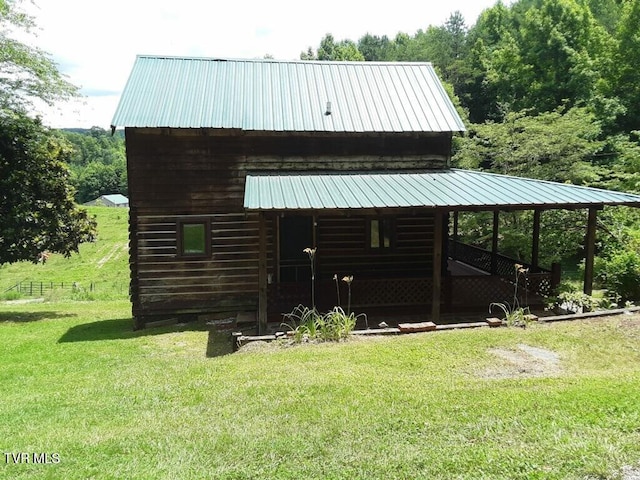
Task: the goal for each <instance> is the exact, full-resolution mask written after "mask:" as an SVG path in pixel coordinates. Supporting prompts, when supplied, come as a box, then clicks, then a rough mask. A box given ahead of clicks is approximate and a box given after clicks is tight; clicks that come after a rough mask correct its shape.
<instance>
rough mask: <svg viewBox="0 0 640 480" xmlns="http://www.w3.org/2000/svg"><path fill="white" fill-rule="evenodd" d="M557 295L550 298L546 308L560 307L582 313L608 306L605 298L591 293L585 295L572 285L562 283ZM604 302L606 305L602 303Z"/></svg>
mask: <svg viewBox="0 0 640 480" xmlns="http://www.w3.org/2000/svg"><path fill="white" fill-rule="evenodd" d="M558 290H559V293H558V295H557V296H556V297H555V298H553V299H551V301H550V302H549V303H548V305H547V308H549V309H552V310H553V309H556V308H561V309H563V310H566V311H568V312H573V313H582V312H592V311H594V310H596V309H597V308H599V307H605V308H606V307H608V306H609V304H608V302H607V301H606V299H602V298H596V297H593V296H591V295H587V294H586V293H583V292H581V291H579V290H578V289H577V288H575V287H574V286H573V285H570V284H568V283H563V284H561V285H560V286H559V288H558ZM605 302H606V305H605V304H604V303H605Z"/></svg>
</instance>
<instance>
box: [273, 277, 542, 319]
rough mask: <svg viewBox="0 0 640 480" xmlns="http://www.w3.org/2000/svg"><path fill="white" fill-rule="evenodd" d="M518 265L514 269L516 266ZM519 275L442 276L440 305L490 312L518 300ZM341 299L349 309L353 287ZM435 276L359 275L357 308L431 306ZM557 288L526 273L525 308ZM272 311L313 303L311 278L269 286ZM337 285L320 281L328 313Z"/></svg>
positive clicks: (522, 286)
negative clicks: (491, 306) (492, 306)
mask: <svg viewBox="0 0 640 480" xmlns="http://www.w3.org/2000/svg"><path fill="white" fill-rule="evenodd" d="M512 269H513V267H512ZM514 281H515V276H514V275H513V273H510V274H509V275H500V276H494V275H461V276H458V275H456V276H446V277H443V279H442V296H441V299H440V303H441V305H442V307H443V311H456V310H483V311H484V310H486V309H488V307H489V304H490V303H492V302H502V303H509V304H511V303H513V296H514V290H515V283H514ZM340 283H341V284H340V303H341V305H342V307H343V308H345V309H346V307H347V302H348V290H347V288H346V285H345V284H343V283H342V282H340ZM432 285H433V283H432V279H431V278H385V279H364V278H360V279H355V280H354V282H353V284H352V291H351V308H352V310H353V311H356V312H358V311H370V312H371V311H375V309H376V308H378V307H400V306H402V307H415V308H420V309H425V311H426V312H427V313H428V308H429V306H430V304H431V302H432ZM552 288H553V283H552V274H551V273H550V272H541V273H529V274H528V275H526V276H521V277H520V279H519V283H518V290H517V293H518V296H517V300H518V302H519V304H520V305H521V306H539V305H543V304H544V302H545V297H547V296H548V295H550V294H551V292H552ZM267 299H268V310H269V313H270V314H272V315H276V314H283V313H288V312H290V311H291V310H292V309H293V308H294V307H295V306H296V305H299V304H303V305H306V306H309V307H311V286H310V283H309V282H302V283H300V282H296V283H293V282H292V283H277V284H271V285H269V286H268V290H267ZM337 303H338V301H337V293H336V285H335V283H334V282H333V281H331V280H320V281H317V282H316V307H317V308H318V310H321V311H326V310H329V309H331V308H332V307H333V306H334V305H337Z"/></svg>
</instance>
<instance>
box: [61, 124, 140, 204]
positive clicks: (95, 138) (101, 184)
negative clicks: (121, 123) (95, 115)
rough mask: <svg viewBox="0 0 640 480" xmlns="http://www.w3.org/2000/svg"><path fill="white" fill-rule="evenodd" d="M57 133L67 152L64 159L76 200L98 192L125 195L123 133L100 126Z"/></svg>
mask: <svg viewBox="0 0 640 480" xmlns="http://www.w3.org/2000/svg"><path fill="white" fill-rule="evenodd" d="M57 134H58V135H59V137H60V138H61V139H62V140H65V141H66V143H67V145H68V147H69V151H68V152H67V155H66V156H65V160H66V162H67V164H68V166H69V170H70V171H71V176H70V182H71V184H72V185H73V187H74V188H75V200H76V202H78V203H86V202H89V201H91V200H95V199H96V198H98V197H99V196H100V195H109V194H112V193H121V194H123V195H127V159H126V154H125V144H124V132H123V131H121V130H117V131H116V132H115V133H114V134H113V135H112V134H111V132H109V131H107V130H104V129H102V128H99V127H92V128H90V129H80V128H76V129H62V130H58V131H57Z"/></svg>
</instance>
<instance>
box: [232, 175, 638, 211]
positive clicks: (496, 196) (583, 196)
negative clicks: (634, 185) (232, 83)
mask: <svg viewBox="0 0 640 480" xmlns="http://www.w3.org/2000/svg"><path fill="white" fill-rule="evenodd" d="M600 205H630V206H636V207H638V206H640V195H634V194H630V193H624V192H615V191H609V190H602V189H597V188H588V187H581V186H576V185H570V184H564V183H554V182H548V181H543V180H535V179H529V178H520V177H510V176H507V175H497V174H492V173H486V172H478V171H471V170H458V169H451V170H442V171H437V172H436V171H431V172H412V173H409V172H399V173H395V172H354V173H349V172H331V173H316V174H314V173H282V172H280V173H264V174H248V175H247V179H246V186H245V196H244V207H245V209H247V210H271V211H284V210H325V209H330V210H335V209H339V210H343V209H354V210H357V209H381V208H405V207H427V208H448V209H454V210H455V209H460V210H464V209H492V208H505V207H510V208H516V209H517V208H521V209H525V208H526V209H531V208H535V207H543V208H572V207H576V208H577V207H590V206H600Z"/></svg>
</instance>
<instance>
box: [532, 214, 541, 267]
mask: <svg viewBox="0 0 640 480" xmlns="http://www.w3.org/2000/svg"><path fill="white" fill-rule="evenodd" d="M539 256H540V210H534V211H533V241H532V242H531V266H532V267H537V266H538V257H539Z"/></svg>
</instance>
